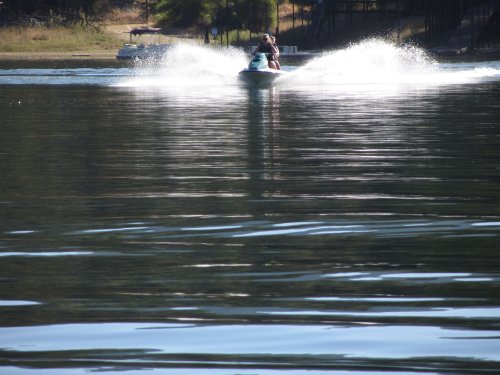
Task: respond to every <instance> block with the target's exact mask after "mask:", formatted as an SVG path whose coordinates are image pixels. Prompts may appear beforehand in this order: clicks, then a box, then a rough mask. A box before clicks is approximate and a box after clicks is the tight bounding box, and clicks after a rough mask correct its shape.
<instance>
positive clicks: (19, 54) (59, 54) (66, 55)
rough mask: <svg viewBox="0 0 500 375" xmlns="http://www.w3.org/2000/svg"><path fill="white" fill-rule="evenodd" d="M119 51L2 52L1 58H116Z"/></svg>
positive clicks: (0, 53)
mask: <svg viewBox="0 0 500 375" xmlns="http://www.w3.org/2000/svg"><path fill="white" fill-rule="evenodd" d="M116 53H117V51H105V52H85V51H82V52H0V60H115V59H116Z"/></svg>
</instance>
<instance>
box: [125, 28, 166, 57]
mask: <svg viewBox="0 0 500 375" xmlns="http://www.w3.org/2000/svg"><path fill="white" fill-rule="evenodd" d="M160 31H161V29H160V28H153V27H147V26H141V27H136V28H133V29H131V28H129V31H128V33H129V34H130V43H127V44H125V45H124V46H123V48H120V49H119V50H118V53H117V54H116V58H117V59H120V60H128V59H133V60H135V59H150V58H153V59H159V58H161V57H163V55H164V54H165V53H166V52H167V50H168V49H169V48H170V46H171V45H170V44H159V43H152V44H148V45H145V44H133V43H132V35H134V36H137V35H145V34H153V35H158V34H160Z"/></svg>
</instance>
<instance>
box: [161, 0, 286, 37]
mask: <svg viewBox="0 0 500 375" xmlns="http://www.w3.org/2000/svg"><path fill="white" fill-rule="evenodd" d="M276 1H277V0H182V1H179V0H160V1H159V2H158V5H157V7H156V12H157V17H158V19H159V22H160V23H162V24H165V25H169V26H177V27H187V26H209V25H213V26H217V27H219V29H230V30H234V29H247V30H252V31H261V30H264V28H265V27H266V26H270V24H271V23H272V21H273V20H275V18H276V17H275V9H276Z"/></svg>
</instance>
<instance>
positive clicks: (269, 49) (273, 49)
mask: <svg viewBox="0 0 500 375" xmlns="http://www.w3.org/2000/svg"><path fill="white" fill-rule="evenodd" d="M258 52H263V53H265V54H266V56H267V63H268V66H269V68H271V69H276V70H278V69H279V63H278V56H279V50H278V47H277V46H276V44H272V43H271V38H270V37H269V34H264V35H262V38H261V41H260V42H259V45H258V46H257V48H255V50H254V51H253V52H252V55H253V56H255V54H256V53H258Z"/></svg>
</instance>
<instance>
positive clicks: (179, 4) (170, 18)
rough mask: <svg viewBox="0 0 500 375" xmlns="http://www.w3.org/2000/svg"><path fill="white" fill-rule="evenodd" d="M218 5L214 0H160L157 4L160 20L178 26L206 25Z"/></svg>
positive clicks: (161, 22)
mask: <svg viewBox="0 0 500 375" xmlns="http://www.w3.org/2000/svg"><path fill="white" fill-rule="evenodd" d="M216 7H217V4H216V2H215V1H212V0H182V1H179V0H160V1H159V2H158V4H157V6H156V12H157V16H158V22H159V23H160V24H166V25H169V26H176V27H189V26H204V25H208V24H209V23H210V20H211V18H212V16H213V13H214V11H215V9H216Z"/></svg>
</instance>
